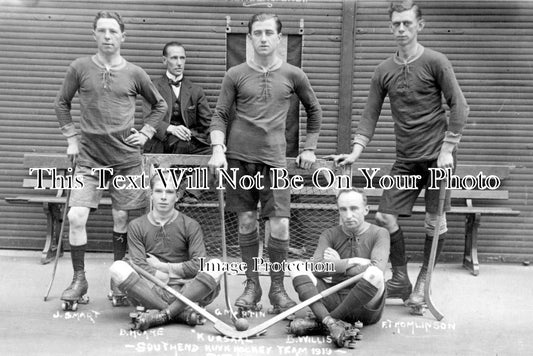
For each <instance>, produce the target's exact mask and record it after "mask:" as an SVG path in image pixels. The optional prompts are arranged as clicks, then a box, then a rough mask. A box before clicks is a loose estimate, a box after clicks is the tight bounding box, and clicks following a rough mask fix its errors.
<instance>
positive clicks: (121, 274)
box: [109, 261, 135, 284]
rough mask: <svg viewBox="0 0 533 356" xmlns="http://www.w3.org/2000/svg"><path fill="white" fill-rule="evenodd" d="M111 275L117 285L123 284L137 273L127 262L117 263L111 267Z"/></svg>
mask: <svg viewBox="0 0 533 356" xmlns="http://www.w3.org/2000/svg"><path fill="white" fill-rule="evenodd" d="M109 273H110V274H111V279H112V280H113V281H114V282H115V283H116V284H121V283H122V282H124V281H125V280H126V279H127V278H128V277H129V275H130V274H132V273H135V271H134V270H133V268H132V267H131V266H130V265H129V264H128V263H127V262H124V261H115V262H113V264H112V265H111V267H109Z"/></svg>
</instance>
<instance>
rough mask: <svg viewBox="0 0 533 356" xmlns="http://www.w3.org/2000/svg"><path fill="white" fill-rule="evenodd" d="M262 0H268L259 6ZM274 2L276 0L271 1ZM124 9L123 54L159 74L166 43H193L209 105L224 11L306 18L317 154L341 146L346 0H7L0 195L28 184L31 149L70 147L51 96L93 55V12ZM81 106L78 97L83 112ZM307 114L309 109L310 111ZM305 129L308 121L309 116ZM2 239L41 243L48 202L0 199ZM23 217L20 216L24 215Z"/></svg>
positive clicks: (99, 222)
mask: <svg viewBox="0 0 533 356" xmlns="http://www.w3.org/2000/svg"><path fill="white" fill-rule="evenodd" d="M261 4H263V5H261ZM265 4H266V5H268V4H271V7H267V6H266V5H265ZM104 8H105V9H108V10H112V11H118V12H119V13H120V14H121V15H122V16H123V17H124V19H125V22H126V33H127V37H126V42H125V43H124V45H123V50H122V54H123V55H124V56H125V57H126V58H127V59H128V60H129V61H131V62H133V63H136V64H138V65H140V66H141V67H143V68H144V69H145V70H146V71H147V72H148V74H150V75H151V76H152V77H155V76H159V75H161V74H162V72H163V67H162V64H161V61H160V58H161V50H162V47H163V44H164V43H165V42H167V41H170V40H178V41H181V42H182V43H183V44H184V45H185V47H186V48H187V57H188V61H187V68H186V74H187V75H188V76H189V77H190V78H191V79H192V80H193V81H195V82H196V83H198V84H199V85H201V86H202V87H203V88H204V90H205V92H206V95H207V96H208V99H209V102H210V104H211V106H212V107H214V104H215V102H216V98H217V95H218V91H219V90H220V84H221V82H222V78H223V76H224V73H225V48H226V44H225V37H226V34H225V30H226V16H230V17H231V22H230V26H232V28H234V29H238V28H239V29H241V30H242V28H243V27H244V26H245V25H246V23H247V21H248V19H249V17H250V16H251V14H253V13H256V12H260V11H269V12H275V13H277V14H278V15H279V16H280V18H281V19H282V21H283V26H284V32H285V33H287V34H289V33H298V32H299V29H300V23H301V22H300V19H303V23H304V27H305V28H304V34H303V36H304V37H303V41H304V45H303V63H302V67H303V69H304V70H305V71H306V72H307V74H308V76H309V79H310V81H311V83H312V85H313V87H314V89H315V91H316V92H317V96H318V98H319V101H320V103H321V104H322V107H323V110H324V125H323V131H322V134H321V141H320V144H319V149H318V151H317V153H318V154H319V155H321V154H326V153H331V152H333V151H334V149H335V145H336V138H335V135H336V127H337V124H336V122H337V117H338V114H337V113H338V108H337V101H338V82H339V74H338V73H339V53H340V31H341V21H340V18H341V12H342V2H341V1H340V0H338V1H316V2H315V1H312V2H300V1H295V2H291V1H279V2H278V1H271V2H261V3H257V2H248V1H244V2H243V1H204V0H196V1H175V0H173V1H170V0H168V1H149V2H147V1H81V0H77V1H68V2H65V1H21V2H8V3H3V4H2V13H1V14H0V19H1V20H0V30H1V32H2V36H1V38H0V53H1V54H0V126H1V130H0V151H1V152H2V157H1V158H0V171H1V173H2V174H1V177H0V196H1V198H3V197H4V196H5V195H8V194H16V193H20V192H22V189H21V188H20V185H21V181H22V179H23V178H24V177H25V176H27V172H26V171H25V170H24V169H22V157H23V154H24V153H26V152H35V151H38V152H52V151H55V152H64V150H65V147H66V144H65V140H64V138H63V137H62V136H61V134H60V132H59V130H58V125H57V120H56V118H55V114H54V111H53V100H54V98H55V95H56V93H57V91H58V89H59V86H60V84H61V82H62V79H63V77H64V75H65V71H66V69H67V66H68V65H69V63H70V62H71V61H72V60H74V59H75V58H77V57H80V56H86V55H92V54H93V53H94V52H95V44H94V40H93V38H92V34H91V29H92V20H93V18H94V15H95V14H96V12H97V11H98V10H101V9H104ZM78 110H79V105H78V104H77V103H76V102H75V103H74V105H73V113H74V116H77V115H78V114H77V113H78ZM303 115H304V114H303ZM302 129H303V130H304V129H305V123H302ZM0 212H1V215H0V247H12V248H41V247H42V245H43V243H44V240H43V231H44V228H45V219H44V214H43V212H42V209H41V208H38V207H29V206H24V205H9V204H6V203H5V202H4V200H3V199H1V200H0ZM22 216H23V219H22V218H21V217H22ZM111 228H112V219H111V214H110V211H109V210H108V209H101V210H99V212H98V213H97V214H92V216H91V218H90V221H89V224H88V232H89V249H91V250H110V249H111V245H110V238H109V234H110V231H111Z"/></svg>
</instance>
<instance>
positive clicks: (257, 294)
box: [235, 277, 263, 318]
mask: <svg viewBox="0 0 533 356" xmlns="http://www.w3.org/2000/svg"><path fill="white" fill-rule="evenodd" d="M245 283H246V286H245V287H244V292H243V293H242V294H241V296H240V297H239V298H237V300H236V301H235V306H236V307H237V317H238V318H245V317H246V316H248V314H249V313H250V312H258V311H260V310H261V309H262V308H263V306H262V305H261V303H260V301H261V296H262V294H263V291H262V290H261V285H260V284H259V277H257V278H247V279H246V282H245Z"/></svg>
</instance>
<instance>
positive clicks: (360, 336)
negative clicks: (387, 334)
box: [355, 334, 363, 341]
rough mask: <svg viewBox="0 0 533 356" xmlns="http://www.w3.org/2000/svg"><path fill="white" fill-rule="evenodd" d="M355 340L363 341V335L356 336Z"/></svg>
mask: <svg viewBox="0 0 533 356" xmlns="http://www.w3.org/2000/svg"><path fill="white" fill-rule="evenodd" d="M355 340H357V341H360V340H363V335H361V334H357V335H355Z"/></svg>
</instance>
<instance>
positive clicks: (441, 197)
mask: <svg viewBox="0 0 533 356" xmlns="http://www.w3.org/2000/svg"><path fill="white" fill-rule="evenodd" d="M444 184H445V183H444V181H442V182H441V184H440V187H439V207H438V210H437V224H436V225H435V232H434V233H433V241H432V242H431V253H430V255H429V263H428V270H427V275H426V284H425V285H424V299H425V302H426V305H427V307H428V309H429V311H430V312H431V314H433V316H434V317H435V319H437V320H439V321H440V320H442V318H444V315H442V314H441V313H440V312H439V311H438V310H437V308H436V307H435V305H434V304H433V301H432V300H431V294H430V289H431V275H432V274H433V267H434V266H435V259H436V256H437V245H438V244H439V232H440V225H441V224H442V218H443V215H444V201H445V200H446V188H445V186H444Z"/></svg>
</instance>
